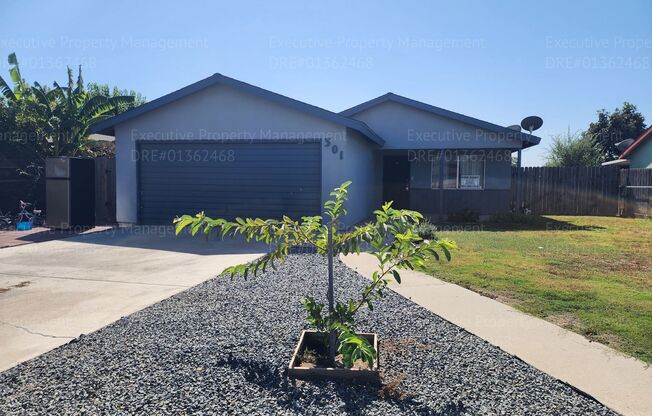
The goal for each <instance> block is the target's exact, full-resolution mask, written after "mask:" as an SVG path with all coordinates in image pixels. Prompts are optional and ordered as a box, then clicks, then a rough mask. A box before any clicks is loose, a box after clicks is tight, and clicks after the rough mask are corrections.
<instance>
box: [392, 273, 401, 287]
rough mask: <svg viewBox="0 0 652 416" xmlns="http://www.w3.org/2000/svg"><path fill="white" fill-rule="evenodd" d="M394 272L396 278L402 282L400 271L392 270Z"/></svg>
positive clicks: (398, 281)
mask: <svg viewBox="0 0 652 416" xmlns="http://www.w3.org/2000/svg"><path fill="white" fill-rule="evenodd" d="M392 274H393V275H394V279H396V282H397V283H399V284H400V283H401V275H400V274H399V273H398V271H396V270H392Z"/></svg>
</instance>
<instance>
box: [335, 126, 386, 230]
mask: <svg viewBox="0 0 652 416" xmlns="http://www.w3.org/2000/svg"><path fill="white" fill-rule="evenodd" d="M346 132H347V139H346V146H345V147H344V152H342V153H341V152H340V151H338V152H336V153H333V151H332V148H327V147H324V148H323V153H322V155H323V157H322V162H323V164H324V165H323V166H324V168H323V172H324V176H323V177H322V183H323V186H324V191H325V194H324V196H323V198H322V199H323V200H327V199H329V198H330V196H329V195H328V194H329V193H330V191H331V190H332V189H333V188H334V187H336V186H339V185H341V184H342V182H344V181H346V180H351V181H352V184H351V186H350V187H349V190H350V193H349V203H348V204H347V210H348V215H347V218H346V223H347V225H353V224H356V223H358V222H360V221H362V220H364V219H366V218H368V217H369V216H370V215H371V213H372V212H373V210H375V209H378V207H379V206H380V203H381V199H382V161H381V155H380V150H379V149H378V146H374V145H373V143H371V142H370V141H369V140H367V139H365V137H364V136H363V135H362V134H360V133H359V132H357V131H355V130H351V129H347V131H346ZM338 150H339V149H338Z"/></svg>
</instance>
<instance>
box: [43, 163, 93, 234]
mask: <svg viewBox="0 0 652 416" xmlns="http://www.w3.org/2000/svg"><path fill="white" fill-rule="evenodd" d="M45 180H46V183H45V191H46V206H45V209H46V211H45V212H46V216H47V217H46V225H47V226H48V227H51V228H60V229H69V228H72V227H93V226H95V161H94V160H93V159H85V158H77V157H51V158H48V159H47V160H46V161H45Z"/></svg>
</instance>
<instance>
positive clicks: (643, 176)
mask: <svg viewBox="0 0 652 416" xmlns="http://www.w3.org/2000/svg"><path fill="white" fill-rule="evenodd" d="M618 215H621V216H625V217H638V218H651V217H652V169H623V170H622V171H621V173H620V192H619V198H618Z"/></svg>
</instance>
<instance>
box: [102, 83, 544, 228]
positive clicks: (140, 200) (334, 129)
mask: <svg viewBox="0 0 652 416" xmlns="http://www.w3.org/2000/svg"><path fill="white" fill-rule="evenodd" d="M91 133H98V134H105V135H111V136H114V137H115V143H116V174H117V190H116V193H117V194H116V198H117V200H116V207H117V213H116V215H117V219H118V222H120V223H143V224H169V223H170V222H171V220H172V218H174V217H175V215H178V214H185V213H196V212H198V211H201V210H204V211H206V213H207V215H211V216H215V217H218V216H219V217H222V216H223V217H234V216H252V217H279V216H280V215H283V214H286V215H289V216H291V217H298V216H302V215H317V214H319V213H320V211H321V206H322V203H323V202H324V201H325V200H327V199H328V197H329V192H330V191H331V190H332V189H333V188H334V187H335V186H338V185H339V184H341V183H342V182H344V181H346V180H351V181H353V184H352V185H351V188H350V189H351V192H352V198H351V201H350V204H349V214H348V217H347V222H348V223H349V224H354V223H357V222H360V221H363V220H364V219H366V218H367V217H369V215H370V214H371V212H372V211H373V209H375V208H377V207H378V206H379V204H380V203H381V202H382V201H383V200H385V201H387V200H393V201H394V203H395V205H396V206H398V207H401V208H410V209H415V210H418V211H421V212H423V213H424V214H427V215H431V216H440V217H445V216H446V215H449V214H451V213H456V212H458V211H461V210H463V209H470V210H474V211H475V212H477V213H478V214H479V215H491V214H494V213H498V212H505V211H508V210H509V209H510V206H509V205H510V186H511V170H510V166H511V154H512V152H514V151H516V150H519V149H523V148H526V147H529V146H533V145H536V144H537V143H539V140H540V139H539V138H538V137H535V136H532V135H529V134H526V133H521V132H517V131H514V130H510V129H507V128H505V127H501V126H498V125H496V124H492V123H488V122H485V121H481V120H478V119H475V118H472V117H467V116H464V115H461V114H458V113H454V112H451V111H447V110H444V109H441V108H437V107H434V106H430V105H427V104H424V103H421V102H418V101H414V100H410V99H408V98H405V97H401V96H399V95H395V94H392V93H388V94H385V95H383V96H381V97H378V98H375V99H373V100H371V101H368V102H365V103H363V104H360V105H358V106H355V107H353V108H350V109H348V110H345V111H343V112H341V113H339V114H338V113H333V112H331V111H327V110H324V109H322V108H319V107H315V106H312V105H309V104H306V103H303V102H301V101H297V100H294V99H291V98H288V97H285V96H282V95H279V94H276V93H273V92H271V91H267V90H264V89H262V88H258V87H256V86H253V85H250V84H247V83H244V82H241V81H237V80H235V79H232V78H229V77H226V76H224V75H220V74H215V75H213V76H211V77H209V78H206V79H204V80H201V81H199V82H197V83H195V84H192V85H189V86H187V87H185V88H182V89H180V90H178V91H175V92H173V93H171V94H168V95H165V96H163V97H161V98H158V99H156V100H154V101H151V102H148V103H147V104H144V105H142V106H140V107H138V108H135V109H132V110H130V111H128V112H125V113H122V114H120V115H118V116H115V117H112V118H110V119H108V120H105V121H103V122H100V123H98V124H96V125H94V126H93V127H92V128H91Z"/></svg>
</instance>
